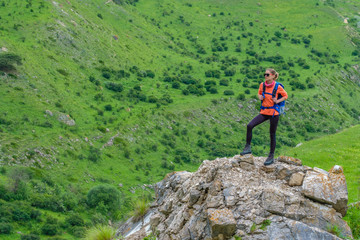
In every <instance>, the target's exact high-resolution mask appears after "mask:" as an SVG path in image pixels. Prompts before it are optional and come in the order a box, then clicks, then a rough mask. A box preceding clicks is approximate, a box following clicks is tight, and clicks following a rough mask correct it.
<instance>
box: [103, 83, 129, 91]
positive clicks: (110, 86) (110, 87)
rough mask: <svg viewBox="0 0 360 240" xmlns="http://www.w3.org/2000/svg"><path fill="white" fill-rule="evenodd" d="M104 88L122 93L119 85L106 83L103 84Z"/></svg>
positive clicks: (122, 88)
mask: <svg viewBox="0 0 360 240" xmlns="http://www.w3.org/2000/svg"><path fill="white" fill-rule="evenodd" d="M105 87H106V88H107V89H109V90H111V91H114V92H122V91H123V90H124V87H123V85H122V84H121V83H114V82H107V83H105Z"/></svg>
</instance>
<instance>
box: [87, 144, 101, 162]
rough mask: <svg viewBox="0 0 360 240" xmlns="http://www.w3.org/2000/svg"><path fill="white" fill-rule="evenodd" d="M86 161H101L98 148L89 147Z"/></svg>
mask: <svg viewBox="0 0 360 240" xmlns="http://www.w3.org/2000/svg"><path fill="white" fill-rule="evenodd" d="M88 159H89V160H90V161H92V162H98V161H100V160H101V151H100V149H98V148H95V147H93V146H90V148H89V156H88Z"/></svg>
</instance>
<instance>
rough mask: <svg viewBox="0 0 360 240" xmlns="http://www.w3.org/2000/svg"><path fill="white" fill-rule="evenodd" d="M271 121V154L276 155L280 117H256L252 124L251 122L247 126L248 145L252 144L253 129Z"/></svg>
mask: <svg viewBox="0 0 360 240" xmlns="http://www.w3.org/2000/svg"><path fill="white" fill-rule="evenodd" d="M269 119H270V154H274V153H275V147H276V128H277V125H278V122H279V115H276V116H274V117H273V116H270V115H262V114H259V115H257V116H256V117H254V119H253V120H251V122H249V124H248V125H247V132H246V144H249V145H250V143H251V139H252V130H253V128H254V127H256V126H257V125H259V124H260V123H263V122H265V121H266V120H269Z"/></svg>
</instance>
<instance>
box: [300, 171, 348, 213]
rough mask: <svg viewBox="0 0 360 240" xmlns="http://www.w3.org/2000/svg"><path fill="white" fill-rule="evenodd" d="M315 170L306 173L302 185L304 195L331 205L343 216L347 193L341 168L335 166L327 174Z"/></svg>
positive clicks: (345, 209)
mask: <svg viewBox="0 0 360 240" xmlns="http://www.w3.org/2000/svg"><path fill="white" fill-rule="evenodd" d="M315 170H316V171H307V173H306V176H305V179H304V182H303V185H302V187H303V193H304V195H305V196H307V197H309V198H311V199H314V200H316V201H319V202H322V203H327V204H331V205H332V206H333V207H334V209H335V210H337V211H338V212H340V213H341V214H342V215H343V216H345V215H346V211H347V202H348V192H347V187H346V180H345V175H344V173H343V169H342V167H340V166H337V165H336V166H334V167H333V168H332V169H331V170H330V171H329V172H326V171H324V170H322V169H318V168H316V169H315Z"/></svg>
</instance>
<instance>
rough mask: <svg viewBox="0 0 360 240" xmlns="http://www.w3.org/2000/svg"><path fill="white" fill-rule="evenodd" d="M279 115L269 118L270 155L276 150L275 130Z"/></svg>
mask: <svg viewBox="0 0 360 240" xmlns="http://www.w3.org/2000/svg"><path fill="white" fill-rule="evenodd" d="M279 117H280V116H279V115H277V116H274V117H272V118H270V154H274V153H275V148H276V129H277V125H278V122H279Z"/></svg>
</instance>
